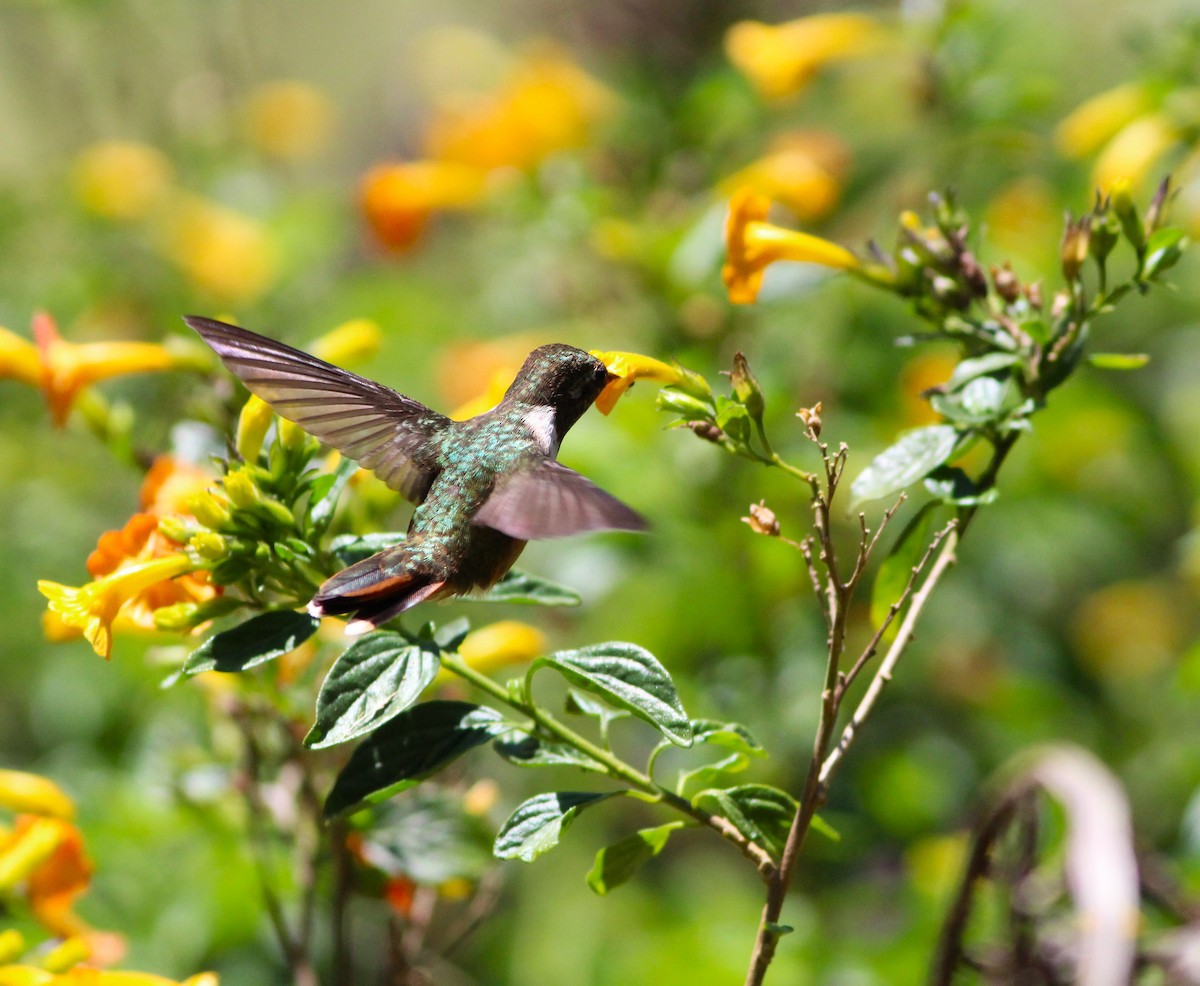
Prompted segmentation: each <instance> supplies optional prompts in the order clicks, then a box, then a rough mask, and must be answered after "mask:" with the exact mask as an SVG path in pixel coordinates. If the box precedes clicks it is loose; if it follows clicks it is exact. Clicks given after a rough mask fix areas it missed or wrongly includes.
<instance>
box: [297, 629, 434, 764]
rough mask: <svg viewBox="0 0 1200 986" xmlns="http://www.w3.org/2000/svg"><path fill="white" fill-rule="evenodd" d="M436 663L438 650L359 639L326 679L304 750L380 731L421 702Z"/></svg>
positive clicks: (380, 634) (378, 635)
mask: <svg viewBox="0 0 1200 986" xmlns="http://www.w3.org/2000/svg"><path fill="white" fill-rule="evenodd" d="M440 663H441V662H440V661H439V660H438V654H437V651H436V650H432V649H430V648H428V647H422V646H421V645H420V644H416V643H412V642H411V641H410V640H409V639H408V638H407V637H404V636H402V635H401V634H398V633H392V632H391V631H389V630H376V631H375V632H374V633H370V634H367V635H366V636H365V637H361V638H359V639H358V640H356V641H355V642H354V643H353V644H351V645H350V646H349V647H348V648H347V649H346V650H345V651H343V652H342V653H341V655H339V656H338V659H337V660H336V661H334V662H333V667H331V668H330V669H329V674H328V675H326V676H325V681H324V682H323V683H322V685H321V691H320V693H319V694H318V695H317V711H316V717H315V722H314V723H313V726H312V729H310V730H309V732H308V735H307V736H306V737H305V738H304V743H305V745H306V746H310V747H313V748H314V749H320V748H322V747H326V746H333V745H335V744H337V743H345V742H346V741H347V740H352V739H356V738H357V737H359V736H362V735H363V734H365V733H369V732H371V731H372V730H374V729H376V728H378V727H379V726H381V725H382V724H383V723H385V722H387V720H389V719H391V718H392V717H393V716H397V715H399V714H400V713H401V712H403V711H404V710H405V709H407V708H408V707H409V706H411V705H412V704H413V703H414V702H416V700H417V699H418V698H420V697H421V693H422V692H423V691H424V690H425V689H426V687H428V685H429V683H430V682H431V681H433V679H434V678H435V677H436V676H437V673H438V668H439V667H440Z"/></svg>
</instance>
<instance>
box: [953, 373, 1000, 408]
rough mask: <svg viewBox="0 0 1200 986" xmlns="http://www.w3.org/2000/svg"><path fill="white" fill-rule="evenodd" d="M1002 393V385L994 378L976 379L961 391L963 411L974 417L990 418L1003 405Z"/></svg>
mask: <svg viewBox="0 0 1200 986" xmlns="http://www.w3.org/2000/svg"><path fill="white" fill-rule="evenodd" d="M1004 392H1005V387H1004V384H1002V383H1001V382H1000V381H999V380H997V379H996V378H995V377H976V378H975V379H974V380H972V381H971V382H970V383H968V384H967V385H966V386H965V387H963V389H962V394H961V395H960V400H961V401H962V406H963V410H964V411H966V412H967V414H970V415H973V416H975V417H979V418H987V417H991V416H993V415H995V414H996V413H997V412H998V411H999V410H1000V408H1001V406H1002V405H1003V404H1004Z"/></svg>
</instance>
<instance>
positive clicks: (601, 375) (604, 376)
mask: <svg viewBox="0 0 1200 986" xmlns="http://www.w3.org/2000/svg"><path fill="white" fill-rule="evenodd" d="M592 379H594V380H595V381H596V383H607V382H608V367H607V366H605V365H604V364H603V363H601V364H600V365H599V366H597V367H596V369H595V370H594V371H593V372H592Z"/></svg>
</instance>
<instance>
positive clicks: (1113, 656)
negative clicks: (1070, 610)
mask: <svg viewBox="0 0 1200 986" xmlns="http://www.w3.org/2000/svg"><path fill="white" fill-rule="evenodd" d="M1186 612H1187V608H1186V607H1185V605H1184V601H1183V600H1182V599H1181V598H1179V593H1178V592H1177V591H1176V590H1175V588H1174V587H1173V586H1172V585H1170V584H1169V583H1167V582H1163V581H1126V582H1118V583H1116V584H1115V585H1109V586H1104V587H1103V588H1101V589H1097V590H1096V591H1095V592H1093V593H1092V594H1091V595H1089V596H1088V597H1087V598H1085V599H1084V600H1083V602H1082V603H1080V605H1079V608H1078V609H1077V610H1076V611H1075V617H1074V620H1073V621H1072V626H1071V635H1072V637H1073V639H1074V642H1075V647H1076V650H1077V651H1078V654H1079V661H1080V663H1081V664H1082V665H1083V666H1084V667H1085V668H1086V669H1087V670H1089V671H1090V672H1091V673H1092V674H1094V675H1096V676H1097V677H1100V678H1106V679H1109V680H1111V681H1117V682H1119V681H1123V680H1129V679H1132V678H1141V677H1145V676H1147V675H1151V674H1154V673H1155V672H1157V671H1161V670H1162V669H1164V668H1167V667H1170V666H1171V665H1172V664H1173V663H1174V662H1175V661H1176V660H1177V655H1178V654H1179V652H1180V649H1181V648H1182V646H1183V645H1184V643H1185V642H1186V640H1187V629H1188V628H1187V626H1186V625H1185V620H1184V618H1183V615H1182V614H1184V613H1186Z"/></svg>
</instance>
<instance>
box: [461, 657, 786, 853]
mask: <svg viewBox="0 0 1200 986" xmlns="http://www.w3.org/2000/svg"><path fill="white" fill-rule="evenodd" d="M441 661H442V667H444V668H446V669H447V670H448V671H451V672H452V673H454V674H456V675H458V676H459V677H460V678H462V679H463V680H464V681H468V682H470V683H471V684H472V685H474V686H475V687H476V688H478V689H480V690H481V691H483V692H486V693H487V694H488V695H490V696H491V697H492V698H494V699H496V700H497V701H498V702H502V703H503V704H505V705H507V706H508V707H509V708H512V709H516V710H517V711H518V712H520V713H521V714H522V715H525V716H528V717H529V718H530V719H531V720H533V722H535V723H536V724H537V725H538V726H540V727H541V728H542V729H544V730H545V731H546V732H547V733H550V734H551V735H552V736H554V737H555V738H557V739H559V740H562V741H563V742H564V743H566V744H567V745H568V746H571V747H574V748H575V749H576V750H579V751H580V752H581V753H584V754H586V755H587V756H589V757H591V758H592V759H593V760H595V761H596V762H597V763H599V764H601V765H603V766H604V768H605V769H606V770H607V771H608V773H609V775H610V776H612V777H615V778H618V779H619V780H622V781H625V783H627V784H629V785H630V786H631V787H633V788H635V789H636V790H638V791H640V792H641V793H642V794H643V795H645V796H647V798H648V800H650V801H654V802H660V803H662V804H665V805H668V806H669V807H671V808H674V809H675V810H676V811H678V812H681V813H682V814H685V815H687V816H689V817H690V818H693V819H695V820H696V821H697V822H700V823H701V824H702V825H706V826H708V827H709V828H711V829H714V830H715V831H716V832H717V833H718V834H719V835H721V836H722V837H723V838H725V839H728V840H729V841H730V842H732V843H733V844H734V845H736V846H737V847H738V849H739V850H740V851H741V853H742V855H744V856H745V857H746V858H747V859H749V860H750V861H751V862H752V863H754V865H755V867H756V868H757V869H758V871H759V873H761V874H763V875H764V876H769V875H770V874H771V873H773V872H774V871H775V862H774V860H773V859H771V856H770V854H769V853H768V852H767V851H766V850H765V849H763V848H762V847H761V846H759V845H758V844H757V843H755V842H753V841H752V840H750V839H748V838H746V836H745V835H744V834H743V833H742V832H741V831H740V830H739V829H738V828H737V827H736V826H735V825H733V823H732V822H730V821H729V820H728V819H725V818H722V817H721V816H719V815H713V814H712V813H710V812H707V811H705V810H704V809H702V808H697V807H696V806H695V805H693V804H692V803H691V802H690V801H688V800H687V799H686V798H683V797H680V796H679V795H678V794H675V793H674V792H672V791H669V790H667V789H666V788H664V787H662V786H661V785H659V784H657V783H655V782H654V781H653V780H652V779H651V778H650V777H649V776H647V775H646V774H643V773H642V772H641V771H640V770H638V769H637V768H635V767H632V766H630V765H629V764H627V763H625V761H623V760H621V759H620V758H619V757H617V756H615V755H614V754H612V753H610V752H609V751H608V750H605V749H603V748H602V747H600V746H597V745H596V744H595V743H593V742H592V741H591V740H589V739H588V738H587V737H586V736H581V735H580V734H579V733H577V732H575V730H573V729H571V728H570V727H569V726H565V725H563V724H562V723H561V722H559V721H558V720H557V719H556V718H555V717H554V716H552V715H551V714H550V713H549V712H546V711H545V710H544V709H541V708H539V707H538V706H536V705H535V704H534V703H533V702H531V701H527V700H522V699H519V698H516V697H514V696H513V695H512V694H510V693H509V691H508V689H507V688H505V687H504V686H503V685H501V684H499V683H497V682H495V681H493V680H492V679H491V678H489V677H488V676H487V675H485V674H481V673H480V672H478V671H476V670H475V669H474V668H472V667H471V666H470V665H469V664H467V662H466V661H464V660H463V659H462V658H461V657H460V656H459V655H458V654H455V653H452V652H448V651H443V652H442V655H441ZM526 692H527V693H528V688H526Z"/></svg>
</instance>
